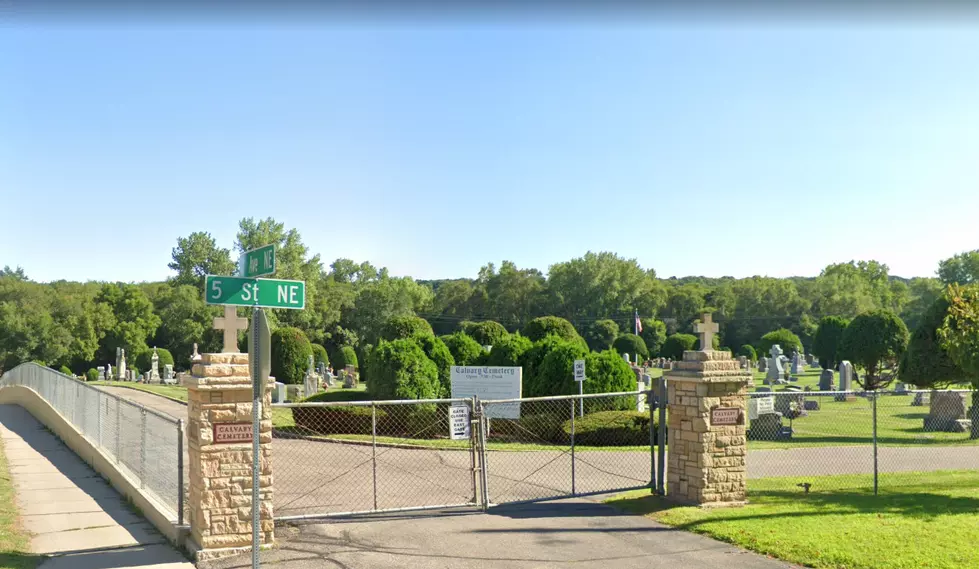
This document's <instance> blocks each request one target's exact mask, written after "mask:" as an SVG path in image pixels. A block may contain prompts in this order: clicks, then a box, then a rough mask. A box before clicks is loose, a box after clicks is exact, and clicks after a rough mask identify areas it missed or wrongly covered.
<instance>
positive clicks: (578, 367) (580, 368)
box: [574, 360, 585, 417]
mask: <svg viewBox="0 0 979 569" xmlns="http://www.w3.org/2000/svg"><path fill="white" fill-rule="evenodd" d="M574 380H575V381H577V382H578V395H584V394H585V360H575V361H574ZM578 415H579V416H581V417H584V416H585V398H584V397H580V398H579V399H578Z"/></svg>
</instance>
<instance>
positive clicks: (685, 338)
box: [660, 334, 697, 361]
mask: <svg viewBox="0 0 979 569" xmlns="http://www.w3.org/2000/svg"><path fill="white" fill-rule="evenodd" d="M696 345H697V337H696V336H693V335H691V334H673V335H672V336H670V337H669V338H667V339H666V341H665V342H663V348H662V349H661V350H660V355H661V356H662V357H664V358H673V360H674V361H680V360H682V359H683V352H686V351H690V350H693V347H694V346H696Z"/></svg>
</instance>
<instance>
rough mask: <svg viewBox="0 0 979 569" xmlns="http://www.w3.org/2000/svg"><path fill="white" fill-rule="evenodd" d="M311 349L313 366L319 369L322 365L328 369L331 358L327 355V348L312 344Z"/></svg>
mask: <svg viewBox="0 0 979 569" xmlns="http://www.w3.org/2000/svg"><path fill="white" fill-rule="evenodd" d="M310 348H312V349H313V365H314V366H316V367H317V368H318V367H319V365H320V364H323V365H325V366H327V367H329V366H330V356H329V355H328V354H327V353H326V348H324V347H323V346H321V345H319V344H310Z"/></svg>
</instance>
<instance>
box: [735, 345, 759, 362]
mask: <svg viewBox="0 0 979 569" xmlns="http://www.w3.org/2000/svg"><path fill="white" fill-rule="evenodd" d="M738 355H739V356H744V357H746V358H748V359H749V360H751V361H755V360H757V359H758V353H757V352H755V347H754V346H752V345H751V344H745V345H743V346H741V347H740V348H738Z"/></svg>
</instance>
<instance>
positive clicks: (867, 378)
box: [840, 309, 908, 391]
mask: <svg viewBox="0 0 979 569" xmlns="http://www.w3.org/2000/svg"><path fill="white" fill-rule="evenodd" d="M907 346H908V328H907V327H906V326H905V325H904V321H903V320H901V319H900V318H899V317H898V316H897V314H894V313H893V312H891V311H890V310H884V309H880V310H872V311H869V312H863V313H861V314H859V315H857V317H856V318H854V319H853V321H852V322H850V324H849V325H847V327H846V330H844V331H843V338H842V339H841V340H840V356H841V357H843V358H846V359H848V360H850V361H851V362H853V365H855V366H860V367H862V368H863V369H864V370H865V373H864V374H863V375H862V376H859V377H858V378H857V379H856V381H857V383H859V384H860V385H861V386H862V387H863V388H864V389H866V390H867V391H874V390H877V389H881V388H884V387H887V385H888V384H890V382H891V381H893V379H894V378H893V377H892V376H887V377H885V376H883V375H882V371H883V368H884V367H886V366H890V365H893V364H896V363H897V362H898V361H899V360H900V359H901V357H902V356H903V355H904V351H905V349H907Z"/></svg>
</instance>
